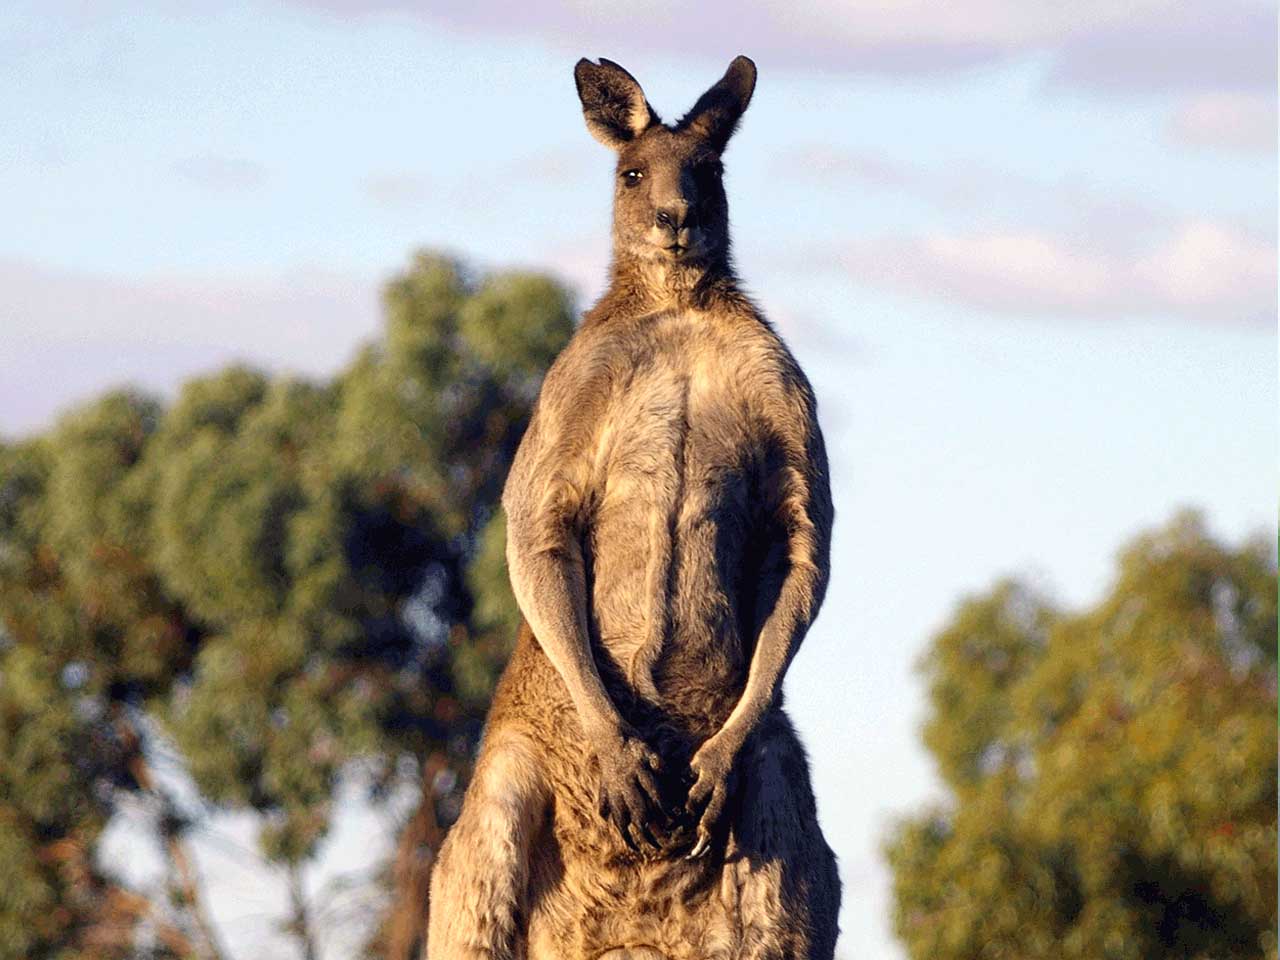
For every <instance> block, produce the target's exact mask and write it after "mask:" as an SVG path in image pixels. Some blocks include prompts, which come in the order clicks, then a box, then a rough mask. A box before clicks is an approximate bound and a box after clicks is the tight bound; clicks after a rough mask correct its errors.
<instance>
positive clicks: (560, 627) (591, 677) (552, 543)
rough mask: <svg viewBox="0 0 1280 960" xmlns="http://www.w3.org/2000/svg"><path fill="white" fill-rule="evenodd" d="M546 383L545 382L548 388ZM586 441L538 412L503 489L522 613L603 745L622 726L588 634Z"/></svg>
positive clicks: (591, 734)
mask: <svg viewBox="0 0 1280 960" xmlns="http://www.w3.org/2000/svg"><path fill="white" fill-rule="evenodd" d="M544 389H545V388H544ZM580 447H581V442H580V440H578V439H575V438H574V437H572V436H569V435H566V433H565V431H564V430H563V429H562V428H561V427H560V425H559V424H558V423H557V422H556V418H555V416H554V415H548V414H547V413H546V412H544V411H539V412H537V413H535V415H534V417H533V420H532V421H531V422H530V424H529V428H528V430H527V431H526V432H525V436H524V438H523V439H522V440H521V442H520V448H519V449H518V450H517V451H516V456H515V458H514V460H513V461H512V464H511V472H510V474H509V475H508V477H507V482H506V486H505V487H504V489H503V495H502V504H503V508H504V509H505V510H506V514H507V569H508V572H509V574H510V577H511V589H512V592H513V593H514V594H515V598H516V604H517V605H518V606H519V607H520V612H521V614H523V615H524V618H525V620H527V621H528V623H529V626H530V628H531V629H532V630H533V635H534V636H535V637H536V638H537V640H538V644H539V646H541V647H542V649H543V651H544V652H545V653H546V655H547V659H548V660H550V661H551V665H552V666H553V667H555V669H556V672H557V673H558V674H560V677H561V679H562V680H563V681H564V685H565V687H566V688H567V690H568V693H569V697H570V699H571V700H572V701H573V705H574V708H575V709H576V710H577V713H578V719H579V722H580V723H581V724H582V729H583V733H584V734H585V735H586V736H587V738H588V739H589V740H590V741H591V742H592V743H593V744H601V743H602V742H604V741H606V740H607V739H609V738H610V737H611V736H612V735H614V734H616V733H617V731H618V730H619V729H620V728H621V719H620V717H619V714H618V710H617V708H616V707H615V706H614V704H613V702H612V701H611V700H610V699H609V694H608V692H607V691H606V690H605V688H604V683H603V682H602V681H601V679H600V671H599V669H598V668H597V666H596V662H595V658H594V657H593V656H592V653H591V644H590V639H589V635H588V632H587V588H586V573H585V569H584V562H583V557H582V544H581V541H580V539H579V531H578V521H577V515H578V512H579V510H580V507H581V504H582V490H583V476H581V475H580V472H581V470H582V465H581V457H580V452H579V451H580Z"/></svg>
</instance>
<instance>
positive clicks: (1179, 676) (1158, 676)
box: [887, 513, 1277, 960]
mask: <svg viewBox="0 0 1280 960" xmlns="http://www.w3.org/2000/svg"><path fill="white" fill-rule="evenodd" d="M921 667H922V672H923V673H924V675H925V677H926V679H927V681H928V684H929V700H930V706H931V710H930V714H929V716H928V720H927V722H926V725H925V728H924V739H925V743H926V745H927V746H928V748H929V750H930V751H931V752H932V753H933V755H934V757H935V758H936V760H937V763H938V768H939V771H940V773H941V775H942V778H943V780H944V782H945V784H946V786H947V788H948V791H949V797H948V801H947V803H946V804H945V805H943V806H940V807H939V808H937V809H934V810H929V811H925V812H924V813H922V814H920V815H918V816H916V817H913V818H911V819H908V820H905V821H904V822H902V823H901V824H900V825H899V826H898V827H897V829H896V830H895V831H894V833H893V835H892V837H891V838H890V840H889V842H888V844H887V855H888V859H889V863H890V865H891V867H892V869H893V872H894V897H895V904H894V906H895V909H894V925H895V928H896V931H897V933H898V935H899V937H900V938H901V939H902V941H903V942H904V943H905V944H906V946H907V949H908V952H909V954H910V956H912V957H916V958H926V957H928V958H936V960H948V958H974V957H984V958H986V957H990V958H998V957H1006V958H1034V957H1046V958H1047V957H1054V958H1091V960H1092V958H1108V960H1159V958H1187V960H1191V958H1195V960H1211V958H1212V960H1227V958H1239V960H1245V958H1259V957H1269V958H1275V956H1276V879H1277V878H1276V842H1277V837H1276V569H1275V561H1274V551H1273V549H1272V546H1271V544H1269V543H1266V542H1262V541H1259V542H1256V543H1251V544H1247V545H1245V546H1243V547H1240V548H1239V549H1232V548H1230V547H1228V546H1224V545H1222V544H1220V543H1218V542H1216V541H1215V540H1214V539H1213V538H1212V537H1211V536H1210V535H1209V533H1208V532H1207V531H1206V529H1205V524H1204V522H1203V520H1202V518H1201V517H1199V516H1198V515H1196V514H1194V513H1185V514H1182V515H1179V516H1177V517H1175V518H1174V519H1173V520H1172V522H1171V523H1169V524H1168V526H1166V527H1165V528H1163V529H1160V530H1156V531H1154V532H1152V533H1150V534H1147V535H1145V536H1141V537H1139V538H1138V539H1137V540H1135V541H1134V542H1133V543H1131V544H1130V545H1129V546H1128V547H1126V548H1125V549H1124V550H1123V551H1122V552H1121V554H1120V557H1119V572H1118V576H1117V577H1116V580H1115V582H1114V584H1113V586H1112V587H1111V590H1110V593H1109V595H1108V596H1106V597H1105V598H1103V600H1102V601H1101V602H1100V603H1099V604H1098V605H1097V606H1096V607H1094V608H1092V609H1089V610H1084V611H1079V612H1070V613H1069V612H1064V611H1060V610H1057V609H1056V608H1055V607H1054V606H1053V605H1052V604H1050V603H1049V602H1048V601H1047V600H1045V599H1044V598H1042V597H1040V596H1038V595H1037V594H1036V593H1035V591H1033V590H1031V589H1030V588H1028V587H1027V586H1025V585H1022V584H1019V583H1016V582H1012V581H1007V582H1003V583H999V584H997V585H996V586H995V587H994V588H993V589H992V590H991V591H990V592H988V593H986V594H984V595H982V596H978V597H974V598H971V599H969V600H967V601H966V602H964V603H963V604H962V605H961V606H960V607H959V609H958V610H957V611H956V614H955V616H954V618H953V620H952V622H951V623H950V624H948V625H947V626H946V627H945V628H944V629H943V630H942V631H941V632H940V633H939V634H938V635H937V636H936V637H935V638H934V639H933V642H932V645H931V646H930V648H929V650H928V652H927V654H926V656H925V658H924V660H923V662H922V665H921Z"/></svg>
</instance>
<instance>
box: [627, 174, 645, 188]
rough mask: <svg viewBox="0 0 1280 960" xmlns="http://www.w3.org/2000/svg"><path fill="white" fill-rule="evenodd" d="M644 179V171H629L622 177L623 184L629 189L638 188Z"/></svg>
mask: <svg viewBox="0 0 1280 960" xmlns="http://www.w3.org/2000/svg"><path fill="white" fill-rule="evenodd" d="M643 179H644V171H642V170H628V171H627V172H626V173H624V174H623V175H622V182H623V183H625V184H626V185H627V186H628V187H638V186H639V185H640V181H641V180H643Z"/></svg>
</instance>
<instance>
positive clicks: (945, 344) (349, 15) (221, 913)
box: [0, 0, 1277, 960]
mask: <svg viewBox="0 0 1280 960" xmlns="http://www.w3.org/2000/svg"><path fill="white" fill-rule="evenodd" d="M130 6H131V7H132V9H126V8H124V7H123V6H118V5H113V4H111V3H93V4H88V3H62V2H56V0H55V2H52V3H51V2H42V3H38V4H36V3H24V2H18V3H16V4H14V3H8V4H5V5H4V6H3V7H2V8H0V89H3V90H4V91H5V93H4V94H3V95H0V131H4V133H3V135H0V436H21V435H24V434H28V433H31V432H34V431H38V430H40V429H43V428H44V427H46V426H48V425H49V424H50V423H52V422H53V420H54V419H55V418H56V416H57V415H58V413H59V411H62V410H65V409H66V408H67V407H68V406H69V405H72V404H74V403H75V402H77V401H80V400H84V399H87V398H89V397H92V396H93V395H95V394H97V393H99V392H101V391H102V390H103V389H105V388H107V387H109V386H114V385H117V384H120V383H124V382H132V383H135V384H138V385H141V386H144V387H147V388H150V389H154V390H157V391H160V392H161V393H164V394H169V393H171V392H172V390H173V389H174V388H175V387H176V386H177V385H178V384H180V383H181V382H182V381H183V380H184V379H186V378H187V377H190V376H191V375H193V374H195V373H198V372H204V371H208V370H211V369H215V368H217V367H219V366H221V365H224V364H226V363H228V362H230V361H232V360H247V361H250V362H253V363H256V364H259V365H262V366H264V367H267V368H269V369H272V370H288V371H294V372H299V373H303V374H310V375H316V376H323V375H326V374H329V373H331V372H333V371H334V370H336V369H337V368H338V367H340V366H341V365H342V364H343V363H344V362H345V361H346V360H347V359H348V358H349V357H350V356H351V355H352V353H353V351H354V349H355V348H356V346H357V344H359V343H360V342H361V341H362V340H364V339H367V338H368V337H370V336H373V335H375V334H376V332H377V329H378V325H379V322H380V318H379V308H378V295H379V287H380V284H381V283H382V282H384V281H385V280H386V279H387V278H388V277H389V276H390V275H391V274H392V273H393V272H394V271H396V270H398V269H401V268H402V267H404V266H405V265H406V264H407V262H408V257H409V255H410V253H411V252H412V251H413V250H415V249H418V248H429V249H442V250H446V251H451V252H453V253H456V254H458V255H459V256H462V257H464V258H465V259H467V260H468V261H469V262H471V263H473V264H475V265H476V266H477V267H479V268H482V269H503V268H508V267H516V266H518V267H534V268H537V269H541V270H546V271H549V272H551V273H554V274H556V275H558V276H560V277H561V278H563V279H564V280H565V281H566V282H567V283H569V284H571V285H572V286H573V287H574V289H575V290H576V291H577V292H578V294H579V296H580V298H581V304H582V305H583V306H586V305H588V304H589V303H590V302H591V300H592V299H593V298H594V297H595V296H596V295H598V293H599V292H600V290H601V287H602V283H603V280H604V269H605V264H606V262H607V255H608V249H607V244H608V221H609V197H610V177H611V175H612V159H611V157H610V155H609V153H608V151H607V150H605V149H604V148H603V147H601V146H599V145H598V144H597V143H596V142H595V141H594V140H592V139H591V137H590V136H589V135H588V133H587V132H586V129H585V128H584V126H583V123H582V117H581V112H580V108H579V104H578V102H577V99H576V96H575V93H574V86H573V81H572V68H573V64H574V63H575V62H576V60H577V59H578V58H579V57H581V56H590V57H592V58H595V57H598V56H606V57H608V58H610V59H612V60H616V61H618V62H620V63H622V64H623V65H624V66H626V67H627V68H628V69H629V70H630V71H631V72H632V73H633V74H634V75H635V76H636V77H637V78H638V79H639V80H640V82H641V84H642V85H643V86H644V89H645V91H646V93H647V95H648V97H649V100H650V102H651V103H652V104H653V106H654V107H655V109H656V110H657V111H658V113H659V114H661V115H662V116H663V117H665V118H668V119H674V118H676V117H678V116H679V115H680V114H681V113H682V112H683V111H684V110H685V109H687V108H688V107H689V106H690V105H691V104H692V103H693V101H694V100H695V99H696V98H697V96H698V94H699V93H701V92H702V90H704V89H705V88H706V87H707V86H709V85H710V84H711V83H712V82H714V81H715V80H716V79H717V78H718V77H719V76H720V74H721V73H722V72H723V71H724V69H725V67H726V66H727V64H728V63H729V61H730V60H731V59H732V57H733V56H734V55H736V54H739V53H744V54H747V55H749V56H751V57H752V58H753V59H754V60H755V61H756V63H757V65H758V67H759V82H758V85H757V88H756V93H755V97H754V99H753V101H752V104H751V107H750V109H749V110H748V112H747V114H746V116H745V118H744V120H743V123H742V125H741V127H740V129H739V132H738V134H737V136H736V137H735V139H734V140H733V142H732V143H731V144H730V146H729V148H728V151H727V153H726V155H725V164H726V167H727V174H726V179H727V189H728V193H729V199H730V209H731V216H732V222H733V231H734V243H735V250H736V254H737V262H738V266H739V269H740V272H741V274H742V276H743V278H744V280H745V282H746V285H747V287H748V288H749V289H750V291H751V292H752V293H753V294H754V296H755V297H756V299H757V300H758V301H759V302H760V303H761V304H762V305H763V307H764V309H765V312H766V313H767V315H768V316H769V317H770V318H771V319H772V320H773V321H774V322H775V323H776V325H777V327H778V329H779V330H780V332H781V333H782V334H783V335H784V337H785V338H786V340H787V342H788V343H789V345H790V346H791V348H792V350H793V352H794V353H795V354H796V356H797V358H798V359H799V361H800V363H801V365H802V366H803V367H804V369H805V370H806V372H807V373H808V375H809V378H810V379H811V380H812V382H813V384H814V387H815V390H816V392H817V395H818V398H819V416H820V420H821V423H822V427H823V430H824V433H825V436H826V443H827V447H828V450H829V453H830V456H831V462H832V479H833V487H834V495H835V501H836V527H835V544H834V553H833V560H832V564H833V569H832V579H831V586H830V588H829V591H828V595H827V600H826V604H825V607H824V609H823V611H822V614H821V616H820V617H819V620H818V622H817V623H816V624H815V626H814V627H813V629H812V630H811V631H810V634H809V637H808V639H807V641H806V643H805V645H804V647H803V648H802V650H801V652H800V654H799V656H798V658H797V659H796V661H795V663H794V665H793V666H792V668H791V671H790V674H789V676H788V679H787V684H786V690H787V702H788V707H789V709H790V710H791V712H792V714H793V716H794V717H795V719H796V721H797V725H798V727H799V729H800V732H801V735H802V737H803V738H804V739H805V741H806V743H807V745H808V748H809V752H810V755H811V760H812V764H813V770H814V784H815V789H816V792H817V796H818V806H819V812H820V816H821V819H822V824H823V828H824V830H825V832H826V834H827V836H828V839H829V842H830V843H831V845H832V846H833V848H834V849H835V851H836V853H837V855H838V857H839V859H840V867H841V874H842V877H843V881H844V908H843V913H842V918H841V923H842V928H843V931H844V932H843V936H842V940H841V944H840V954H841V955H843V956H845V957H859V958H887V960H896V958H900V957H901V956H902V955H903V954H902V952H901V950H900V948H899V946H898V945H897V944H896V943H895V941H894V940H893V938H892V935H891V932H890V928H889V902H890V901H889V879H890V878H889V875H888V872H887V870H886V868H885V866H884V864H883V862H882V860H881V857H880V853H879V850H880V846H881V844H882V842H883V840H884V837H885V834H886V831H887V830H888V829H889V827H890V825H891V824H892V822H893V820H894V818H895V817H898V816H902V815H906V814H909V813H910V812H912V811H913V810H918V809H920V807H921V806H922V805H924V804H926V803H928V802H930V801H933V800H937V799H939V798H940V797H942V792H941V788H940V785H939V782H938V780H937V777H936V774H935V771H934V768H933V766H932V763H931V761H930V759H929V757H928V755H927V754H926V753H925V752H924V750H923V748H922V746H921V744H920V740H919V727H920V724H921V722H922V719H923V716H924V700H923V688H922V682H921V679H920V677H919V676H918V674H916V673H915V672H914V664H915V663H916V662H917V660H918V658H919V656H920V654H921V652H922V651H923V649H924V648H925V646H926V644H927V643H928V640H929V638H930V636H931V634H932V633H933V632H934V631H936V630H937V629H938V628H939V627H940V626H941V625H942V624H943V623H944V622H945V621H946V619H947V617H948V615H949V614H950V612H951V611H952V610H953V609H954V606H955V604H956V603H957V602H958V600H959V599H960V598H961V597H963V596H964V595H966V594H968V593H972V592H975V591H979V590H981V589H983V588H984V587H986V586H988V585H989V584H990V583H991V582H992V581H993V580H995V579H996V578H997V577H999V576H1002V575H1005V574H1009V573H1016V574H1019V575H1022V576H1025V577H1027V578H1029V579H1031V580H1032V581H1033V582H1034V583H1036V584H1038V585H1039V586H1040V587H1041V588H1042V589H1044V590H1045V591H1047V592H1048V593H1050V594H1051V595H1052V596H1054V597H1055V598H1057V599H1058V600H1059V601H1060V602H1061V603H1063V604H1066V605H1068V606H1072V605H1082V604H1086V603H1089V602H1090V601H1092V600H1094V599H1096V598H1098V597H1099V596H1100V595H1101V594H1102V592H1103V591H1104V590H1105V589H1106V587H1107V585H1108V582H1109V579H1110V577H1111V574H1112V569H1113V568H1112V558H1113V557H1114V554H1115V551H1116V549H1117V548H1118V547H1119V546H1120V545H1121V544H1122V543H1123V542H1124V541H1125V540H1127V539H1128V538H1129V537H1131V536H1133V535H1134V534H1135V533H1137V532H1138V531H1140V530H1142V529H1143V528H1146V527H1149V526H1151V525H1154V524H1158V523H1161V522H1162V521H1164V520H1166V519H1167V518H1168V517H1169V516H1170V515H1171V513H1172V512H1173V511H1174V510H1175V509H1177V508H1178V507H1180V506H1184V505H1187V506H1197V507H1200V508H1202V509H1204V510H1205V512H1206V514H1207V516H1208V518H1209V521H1210V525H1211V527H1212V529H1214V530H1215V531H1216V532H1217V533H1219V534H1220V535H1221V536H1223V537H1224V538H1227V539H1231V540H1237V539H1240V538H1243V537H1245V536H1247V535H1249V534H1250V533H1253V532H1257V531H1263V530H1274V529H1275V525H1276V515H1275V512H1276V494H1275V491H1276V464H1277V431H1276V420H1275V415H1276V400H1277V397H1276V186H1275V185H1276V173H1277V170H1276V50H1275V46H1276V23H1275V11H1274V9H1273V8H1272V7H1271V6H1270V5H1265V4H1263V5H1259V4H1253V3H1242V2H1237V0H1228V2H1215V3H1208V2H1186V0H1184V2H1169V0H1130V2H1123V0H1122V2H1117V0H1105V2H1103V0H1083V2H1080V3H1074V4H1061V3H1057V2H1044V0H961V2H955V3H951V4H946V5H938V4H933V3H925V2H924V0H900V2H892V0H868V2H861V3H858V4H849V3H845V2H835V0H820V2H816V3H812V4H807V5H804V6H803V7H799V6H797V5H794V4H791V3H789V2H784V0H768V2H757V3H745V4H728V3H725V2H720V0H716V2H711V3H704V4H699V5H697V6H696V8H694V7H693V6H692V5H689V4H684V3H681V4H677V3H675V2H672V0H632V2H629V3H626V4H609V3H604V4H590V5H588V4H584V3H581V2H578V0H562V2H551V3H546V4H540V5H537V6H536V7H535V5H532V4H530V5H524V6H522V7H520V8H518V9H513V8H509V7H508V5H507V4H505V3H498V2H496V0H473V2H471V3H468V4H465V5H463V4H438V3H434V2H426V3H408V2H395V0H388V2H384V3H378V2H359V0H351V2H347V0H315V2H305V0H299V2H277V3H268V2H256V3H241V2H231V3H217V4H215V3H187V4H178V3H155V4H133V5H130ZM345 796H346V799H345V800H344V803H343V804H342V806H341V811H342V812H341V815H340V816H339V818H338V823H337V828H336V830H335V835H334V837H333V839H332V840H331V841H330V843H329V844H328V846H327V847H326V848H325V853H324V855H323V856H322V858H321V861H320V862H319V863H318V864H317V865H316V867H315V868H314V869H313V871H312V875H311V877H310V878H309V885H310V887H311V889H312V890H317V891H318V890H319V889H320V888H321V887H322V886H324V885H325V883H326V882H327V881H330V880H332V878H333V877H334V876H336V875H338V874H340V873H341V872H342V871H349V870H356V871H359V870H360V869H365V870H368V869H369V868H370V866H371V865H372V863H373V861H374V860H376V857H377V854H378V852H379V851H380V850H382V849H385V844H386V842H387V840H386V838H387V836H388V835H389V832H390V829H391V826H390V825H391V823H392V822H393V819H394V817H393V813H394V811H385V810H384V811H371V810H369V809H368V808H366V807H365V806H363V804H362V803H361V802H360V801H359V791H358V790H356V789H352V790H349V791H347V793H346V795H345ZM219 830H220V831H221V833H220V834H219V836H220V837H221V839H217V838H214V837H212V836H210V837H208V838H204V839H202V840H199V841H198V842H197V854H198V859H199V861H200V864H201V867H202V869H203V870H204V872H205V875H206V879H207V882H208V884H209V887H210V890H211V891H212V892H213V893H214V907H215V909H214V917H215V921H216V922H217V923H218V925H219V927H220V929H221V931H222V933H223V936H224V939H225V940H226V942H227V944H228V946H229V948H230V952H231V953H232V954H233V956H234V957H235V958H236V960H249V958H255V960H256V958H258V957H264V958H267V960H271V958H274V957H290V956H292V955H293V952H292V949H293V948H292V947H291V945H290V944H289V943H288V942H287V941H285V940H283V939H281V938H280V936H279V935H278V933H276V932H275V927H274V926H273V924H274V923H275V919H276V918H277V915H278V911H279V909H280V904H281V902H282V900H281V893H280V887H279V883H278V878H276V877H273V876H268V875H264V874H262V873H261V871H259V872H258V873H253V872H252V871H250V872H249V873H247V874H246V873H245V870H246V868H245V867H244V865H243V864H244V857H243V848H244V847H245V846H248V845H251V844H252V824H250V823H246V822H244V821H242V820H238V819H237V818H234V817H227V818H223V820H222V821H221V825H220V827H219ZM136 844H137V840H136V837H135V836H133V835H131V834H130V833H129V831H128V830H127V829H121V830H118V831H116V832H115V833H114V834H113V835H112V841H111V844H109V845H108V851H107V852H108V857H109V858H114V859H115V860H116V861H117V866H119V867H120V868H121V869H123V870H126V872H128V871H129V870H132V871H134V872H135V873H136V874H137V876H138V882H140V883H146V882H151V881H150V880H148V875H147V867H146V864H147V862H148V861H147V857H146V855H145V851H140V850H137V849H135V847H136ZM228 844H231V845H239V848H240V849H241V853H239V854H235V853H229V852H228V850H227V846H228ZM322 936H324V938H325V939H324V941H323V946H324V953H325V957H326V960H336V958H339V957H342V956H344V955H345V950H346V949H347V940H344V934H343V933H342V932H341V931H340V930H338V929H337V928H336V926H335V928H334V929H333V930H328V931H322ZM347 936H348V937H349V935H347Z"/></svg>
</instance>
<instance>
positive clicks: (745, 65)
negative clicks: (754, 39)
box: [677, 57, 756, 152]
mask: <svg viewBox="0 0 1280 960" xmlns="http://www.w3.org/2000/svg"><path fill="white" fill-rule="evenodd" d="M755 88H756V65H755V64H754V63H752V62H751V61H750V60H749V59H748V58H746V57H734V58H733V63H731V64H729V69H728V70H726V71H725V74H724V76H723V77H721V78H720V79H719V80H718V81H716V84H715V86H713V87H712V88H711V89H710V90H708V91H707V92H706V93H704V94H703V95H702V96H700V97H699V98H698V102H697V103H695V104H694V105H693V109H692V110H690V111H689V112H688V113H687V114H685V115H684V118H683V119H681V121H680V123H679V124H677V129H680V130H686V129H687V130H692V131H693V132H694V133H698V134H701V135H702V136H704V137H706V138H707V140H708V141H710V143H711V145H712V146H713V147H714V148H715V149H716V151H717V152H718V151H721V150H723V149H724V148H725V144H727V143H728V142H729V138H730V137H732V136H733V131H734V130H736V129H737V128H738V120H740V119H741V118H742V114H743V112H744V111H745V110H746V109H747V104H749V103H750V102H751V94H752V92H753V91H754V90H755Z"/></svg>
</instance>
